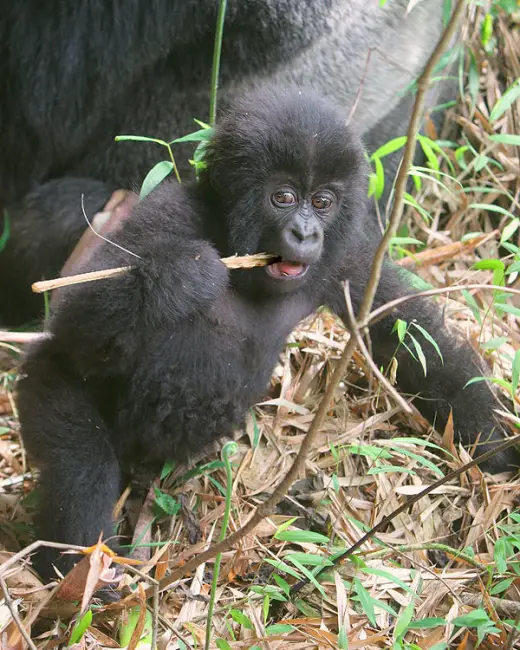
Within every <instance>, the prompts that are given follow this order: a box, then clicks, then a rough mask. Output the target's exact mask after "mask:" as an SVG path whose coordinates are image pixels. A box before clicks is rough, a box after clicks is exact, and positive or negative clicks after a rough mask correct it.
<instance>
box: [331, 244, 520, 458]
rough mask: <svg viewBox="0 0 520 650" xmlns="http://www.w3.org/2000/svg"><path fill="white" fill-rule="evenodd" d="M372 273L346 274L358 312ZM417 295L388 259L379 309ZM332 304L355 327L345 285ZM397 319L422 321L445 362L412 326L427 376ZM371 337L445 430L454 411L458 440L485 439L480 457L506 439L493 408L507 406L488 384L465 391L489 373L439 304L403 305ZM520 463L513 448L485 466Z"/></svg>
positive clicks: (402, 385) (379, 354)
mask: <svg viewBox="0 0 520 650" xmlns="http://www.w3.org/2000/svg"><path fill="white" fill-rule="evenodd" d="M358 259H359V258H358ZM361 259H363V257H361ZM365 259H366V258H365ZM368 259H370V258H368ZM369 269H370V265H367V267H366V270H361V269H360V268H359V267H358V268H356V269H354V271H353V270H352V269H348V270H346V271H345V272H344V273H343V279H346V280H349V281H350V282H349V284H350V293H351V298H352V302H353V305H354V310H355V312H356V313H357V312H358V311H359V308H360V306H361V302H362V300H363V295H364V291H365V287H366V283H367V279H368V274H369ZM414 292H415V291H414V289H413V288H411V287H410V286H408V285H407V284H406V282H405V281H404V279H403V278H402V277H401V272H400V269H399V268H398V267H396V266H395V265H393V264H391V263H390V262H388V261H386V262H385V265H384V268H383V274H382V277H381V281H380V283H379V286H378V289H377V293H376V298H375V301H374V307H379V306H381V305H383V304H385V303H387V302H389V301H391V300H393V299H395V298H397V297H399V296H404V295H409V294H411V293H414ZM326 304H327V305H328V306H329V307H330V308H331V309H333V310H334V312H335V313H337V314H338V315H339V316H340V317H341V318H342V319H343V321H344V323H345V325H346V326H347V327H349V319H348V315H347V310H346V303H345V295H344V290H343V284H342V283H340V282H338V283H336V284H335V285H334V286H333V288H332V289H331V290H330V291H329V295H328V298H327V302H326ZM397 319H402V320H404V321H406V322H407V323H408V324H409V325H410V324H411V323H412V322H414V321H415V322H417V323H418V324H419V325H421V326H422V327H423V328H424V329H425V330H426V331H427V332H428V333H429V334H430V336H431V337H432V338H433V339H434V340H435V341H436V343H437V344H438V346H439V348H440V351H441V353H442V357H443V359H442V360H441V359H440V358H439V355H438V353H437V351H436V350H435V349H434V347H433V346H432V344H431V343H430V342H429V341H427V340H426V338H425V337H424V336H423V335H422V333H421V332H420V330H419V329H417V328H412V330H411V333H412V334H413V336H414V337H415V338H416V339H417V340H418V342H419V343H420V345H421V348H422V350H423V352H424V355H425V357H426V363H427V374H426V375H425V374H424V371H423V368H422V366H421V364H420V363H419V361H418V360H416V359H414V358H413V357H412V355H411V354H410V353H409V352H408V350H406V349H405V348H404V347H403V346H402V345H401V346H399V345H398V344H399V339H398V337H397V334H396V333H393V332H392V328H393V327H394V324H395V322H396V320H397ZM370 337H371V342H372V352H373V356H374V360H375V361H376V363H377V364H378V365H384V366H386V365H387V364H388V362H389V361H390V359H391V358H392V357H393V356H394V355H395V357H396V359H397V362H398V366H397V384H398V387H399V389H400V390H401V391H402V392H404V393H406V394H409V395H417V396H418V398H417V399H416V400H415V402H414V403H415V404H416V406H417V407H418V409H419V410H420V411H421V413H422V414H423V415H424V416H425V417H426V418H427V419H428V420H429V421H430V422H431V423H432V424H434V425H435V426H436V427H437V428H438V429H439V430H440V431H442V430H443V429H444V427H445V425H446V422H447V420H448V417H449V414H450V409H453V418H454V424H455V433H456V435H457V438H458V439H459V440H460V441H461V442H462V443H463V444H464V445H470V444H472V443H474V442H475V441H476V440H477V439H479V444H478V447H477V451H476V455H480V454H482V453H484V452H485V451H488V450H489V449H491V448H492V447H493V445H496V444H497V443H499V442H501V441H502V440H503V438H504V433H503V430H502V429H501V427H500V424H499V423H498V421H497V419H496V417H495V414H494V413H493V409H496V408H500V407H501V406H502V405H501V404H500V402H499V401H498V399H497V396H496V394H495V392H494V391H493V390H492V388H491V386H490V385H489V384H488V383H487V382H477V383H474V384H471V385H470V386H467V387H465V386H466V384H467V382H468V381H469V380H470V379H472V378H473V377H477V376H482V375H484V374H485V371H483V367H482V364H481V363H479V358H478V356H477V354H476V353H475V352H474V351H473V349H472V348H471V347H470V345H469V344H468V343H467V342H466V341H464V340H463V338H462V335H461V334H458V333H455V332H454V331H450V330H449V329H448V327H447V325H446V323H445V322H444V318H443V314H442V312H441V309H440V307H439V306H438V305H437V304H435V302H434V301H433V300H431V299H427V298H415V299H412V300H409V301H407V302H405V303H402V304H401V305H399V306H398V307H397V308H396V309H394V310H393V311H392V313H391V314H390V315H388V316H385V317H384V318H382V319H381V320H380V321H378V322H377V323H375V324H374V325H373V326H372V327H371V328H370ZM412 349H413V346H412ZM479 434H480V437H479ZM519 460H520V459H519V458H518V455H517V453H516V452H515V451H514V450H513V449H510V450H506V451H505V452H502V453H501V454H500V456H495V457H494V458H493V459H492V460H490V461H488V462H487V463H486V464H485V467H486V469H489V470H494V471H504V470H505V469H506V466H508V465H509V469H512V468H513V466H516V465H518V464H519Z"/></svg>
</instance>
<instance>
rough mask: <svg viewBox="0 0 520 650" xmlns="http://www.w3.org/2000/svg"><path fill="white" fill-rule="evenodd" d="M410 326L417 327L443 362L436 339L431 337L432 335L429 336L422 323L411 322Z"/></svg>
mask: <svg viewBox="0 0 520 650" xmlns="http://www.w3.org/2000/svg"><path fill="white" fill-rule="evenodd" d="M412 326H413V327H415V328H416V329H418V330H419V332H421V334H422V335H423V336H424V338H425V339H426V340H427V341H428V342H429V343H431V344H432V345H433V347H434V349H435V352H437V354H438V355H439V358H440V360H441V361H442V362H443V363H444V359H443V358H442V353H441V350H440V348H439V346H438V345H437V341H436V340H435V339H434V338H432V336H430V334H429V333H428V332H427V331H426V330H425V329H424V327H422V325H419V323H416V322H413V323H412Z"/></svg>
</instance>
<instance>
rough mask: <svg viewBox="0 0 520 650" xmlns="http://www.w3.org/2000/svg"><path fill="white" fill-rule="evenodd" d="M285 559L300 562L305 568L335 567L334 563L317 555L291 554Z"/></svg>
mask: <svg viewBox="0 0 520 650" xmlns="http://www.w3.org/2000/svg"><path fill="white" fill-rule="evenodd" d="M284 559H285V560H296V562H300V563H301V564H303V565H304V566H306V565H309V566H334V563H333V562H331V561H330V560H329V559H327V558H326V557H323V556H322V555H316V554H315V553H290V554H289V555H286V556H285V558H284Z"/></svg>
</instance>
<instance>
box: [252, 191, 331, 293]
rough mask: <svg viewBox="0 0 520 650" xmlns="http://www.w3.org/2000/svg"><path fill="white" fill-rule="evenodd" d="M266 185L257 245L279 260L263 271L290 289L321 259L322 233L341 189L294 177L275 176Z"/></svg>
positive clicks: (274, 281) (309, 274)
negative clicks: (263, 227) (261, 226)
mask: <svg viewBox="0 0 520 650" xmlns="http://www.w3.org/2000/svg"><path fill="white" fill-rule="evenodd" d="M269 185H270V187H269V188H268V191H267V192H266V198H265V200H264V219H263V222H264V225H265V230H264V232H263V234H262V237H261V241H260V247H263V248H262V250H264V249H265V250H266V251H267V252H268V253H270V254H271V255H274V256H275V257H277V258H279V261H278V260H277V261H276V262H274V263H272V264H269V265H268V266H266V267H265V268H264V272H265V273H266V274H267V277H268V279H270V280H271V281H272V283H273V284H274V285H275V286H277V288H280V289H281V288H282V286H281V285H283V289H284V290H291V289H295V288H297V287H299V286H301V285H302V284H303V283H304V282H305V281H306V280H307V279H308V277H310V276H312V275H313V274H312V269H313V267H315V266H316V265H317V263H318V262H319V261H320V260H321V257H322V253H323V244H324V233H325V230H326V229H327V227H328V226H330V224H331V223H333V222H334V220H335V219H336V217H337V214H338V210H339V205H340V200H341V195H342V189H343V188H342V187H341V186H340V185H339V184H332V183H331V184H325V185H320V186H317V187H311V186H310V184H309V183H305V185H302V184H301V183H298V182H296V181H295V180H294V178H290V179H283V180H281V179H276V180H275V181H274V182H272V183H270V184H269ZM278 285H280V286H278ZM273 288H274V287H273Z"/></svg>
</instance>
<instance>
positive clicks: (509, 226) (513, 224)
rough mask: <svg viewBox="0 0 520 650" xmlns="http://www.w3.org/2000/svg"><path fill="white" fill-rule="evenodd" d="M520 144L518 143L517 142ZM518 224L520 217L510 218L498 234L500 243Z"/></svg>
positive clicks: (508, 236)
mask: <svg viewBox="0 0 520 650" xmlns="http://www.w3.org/2000/svg"><path fill="white" fill-rule="evenodd" d="M519 144H520V143H519ZM519 226H520V219H512V220H511V221H510V222H509V223H508V224H507V225H506V226H505V227H504V230H502V234H501V236H500V244H503V243H504V242H505V241H507V240H508V239H511V237H512V236H513V235H514V234H515V232H516V231H517V230H518V227H519Z"/></svg>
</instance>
